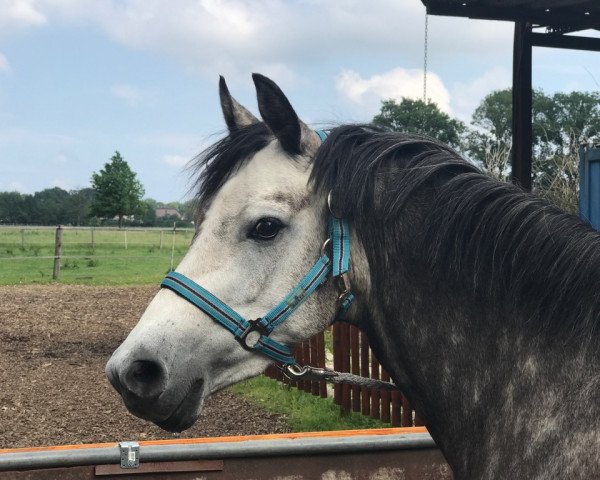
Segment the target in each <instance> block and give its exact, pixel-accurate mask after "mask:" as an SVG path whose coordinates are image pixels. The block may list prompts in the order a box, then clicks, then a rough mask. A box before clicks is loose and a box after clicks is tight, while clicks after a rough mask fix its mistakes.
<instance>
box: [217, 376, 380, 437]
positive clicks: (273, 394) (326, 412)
mask: <svg viewBox="0 0 600 480" xmlns="http://www.w3.org/2000/svg"><path fill="white" fill-rule="evenodd" d="M229 388H230V390H231V391H232V392H233V393H236V394H238V395H243V396H244V397H245V398H247V399H248V400H250V401H251V402H252V403H253V404H254V405H258V406H260V407H261V408H264V409H265V410H268V411H270V412H273V413H278V414H283V415H285V416H286V419H287V421H288V424H289V425H290V427H291V428H292V430H293V431H294V432H321V431H328V430H350V429H357V428H384V427H389V426H390V425H389V424H387V423H383V422H382V421H380V420H375V419H373V418H371V417H367V416H364V415H361V414H359V413H356V412H348V413H347V414H346V415H343V414H341V412H340V407H338V406H337V405H335V404H334V403H333V399H332V398H320V397H316V396H313V395H311V394H308V393H305V392H303V391H300V390H298V389H297V388H290V387H288V386H287V385H284V384H282V383H281V382H278V381H277V380H273V379H272V378H268V377H265V376H260V377H256V378H252V379H250V380H246V381H244V382H240V383H238V384H236V385H233V386H232V387H229Z"/></svg>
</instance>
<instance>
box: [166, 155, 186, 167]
mask: <svg viewBox="0 0 600 480" xmlns="http://www.w3.org/2000/svg"><path fill="white" fill-rule="evenodd" d="M161 161H162V162H163V163H165V164H167V165H170V166H171V167H179V168H181V167H185V166H186V165H187V163H188V162H189V161H190V157H186V156H185V155H163V157H162V158H161Z"/></svg>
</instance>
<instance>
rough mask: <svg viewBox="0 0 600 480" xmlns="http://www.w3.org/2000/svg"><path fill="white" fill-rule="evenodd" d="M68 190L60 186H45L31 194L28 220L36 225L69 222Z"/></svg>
mask: <svg viewBox="0 0 600 480" xmlns="http://www.w3.org/2000/svg"><path fill="white" fill-rule="evenodd" d="M68 204H69V192H67V191H66V190H63V189H62V188H60V187H53V188H46V189H44V190H41V191H39V192H35V193H34V194H33V209H32V211H31V212H30V222H31V223H35V224H38V225H60V224H66V223H70V222H69V207H68Z"/></svg>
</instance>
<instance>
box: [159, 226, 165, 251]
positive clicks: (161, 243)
mask: <svg viewBox="0 0 600 480" xmlns="http://www.w3.org/2000/svg"><path fill="white" fill-rule="evenodd" d="M163 233H164V232H163V231H162V230H161V231H160V244H159V246H158V249H159V250H162V249H163Z"/></svg>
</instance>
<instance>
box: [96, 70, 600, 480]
mask: <svg viewBox="0 0 600 480" xmlns="http://www.w3.org/2000/svg"><path fill="white" fill-rule="evenodd" d="M253 80H254V83H255V86H256V93H257V98H258V107H259V111H260V115H261V117H262V121H259V120H258V119H257V118H256V117H255V116H254V115H253V114H252V113H251V112H250V111H249V110H247V109H246V108H245V107H243V106H242V105H241V104H239V103H238V102H237V101H236V100H235V99H234V98H233V97H232V96H231V94H230V93H229V89H228V87H227V85H226V83H225V81H224V79H223V78H222V77H221V79H220V83H219V92H220V100H221V107H222V111H223V115H224V118H225V122H226V124H227V127H228V132H227V135H226V136H225V137H224V138H223V139H221V140H219V141H218V142H216V143H215V144H214V145H213V146H212V147H209V149H208V150H207V151H205V152H204V153H203V154H202V155H200V156H199V157H198V158H197V160H196V162H195V169H196V172H197V177H196V182H197V188H198V193H197V197H196V200H197V209H196V233H195V237H194V240H193V242H192V245H191V246H190V248H189V251H188V252H187V254H186V255H185V257H184V259H183V260H182V261H181V263H180V264H179V266H178V267H177V269H176V272H175V273H177V274H179V275H180V277H181V278H180V279H179V280H178V279H177V278H175V277H172V278H171V280H170V281H171V282H172V283H173V282H176V281H177V282H180V283H181V284H182V285H183V287H181V288H184V287H185V288H188V287H189V288H188V290H189V291H192V289H195V290H194V291H196V292H198V291H201V292H204V293H203V294H202V295H203V297H202V298H204V300H205V301H206V302H205V303H208V304H210V305H212V307H215V308H217V307H219V306H220V307H221V309H220V311H224V312H226V313H224V314H223V315H225V316H226V317H227V318H226V319H225V320H223V319H222V318H221V319H217V318H216V317H215V315H216V314H214V312H213V311H212V310H210V308H212V307H211V306H210V305H209V306H206V305H204V306H199V305H198V301H197V302H196V304H194V303H193V301H192V300H193V299H192V300H190V298H186V297H185V295H184V293H182V292H181V291H177V290H176V289H175V288H174V287H173V286H172V285H168V284H165V283H163V287H165V288H162V289H160V291H158V293H157V294H156V296H155V297H154V299H153V300H152V301H151V303H150V304H149V305H148V307H147V310H146V311H145V312H144V314H143V315H142V317H141V319H140V320H139V323H138V324H137V325H136V326H135V327H134V328H133V330H132V331H131V333H130V334H129V336H128V337H127V338H126V339H125V340H124V342H123V343H122V344H121V345H120V346H119V347H118V349H117V350H116V351H115V352H114V354H113V355H112V357H111V358H110V360H109V361H108V363H107V366H106V373H107V375H108V378H109V380H110V382H111V383H112V385H113V386H114V387H115V388H116V390H117V391H118V392H119V393H120V394H121V396H122V398H123V400H124V403H125V405H126V406H127V408H128V409H129V410H130V411H131V412H132V413H133V414H135V415H137V416H139V417H141V418H144V419H147V420H150V421H152V422H154V423H156V424H157V425H159V426H160V427H162V428H163V429H166V430H169V431H181V430H183V429H186V428H188V427H190V426H191V425H192V424H193V423H194V422H195V420H196V419H197V418H198V415H199V414H200V412H201V409H202V403H203V401H204V399H205V398H206V397H207V396H209V395H211V394H213V393H215V392H217V391H219V390H221V389H223V388H225V387H227V386H228V385H231V384H233V383H236V382H239V381H241V380H243V379H247V378H249V377H253V376H256V375H259V374H260V373H261V372H263V371H264V370H265V368H266V367H267V366H268V365H270V364H271V363H273V362H274V358H277V359H279V360H281V361H282V362H284V363H286V362H287V363H292V362H293V360H291V361H290V359H289V352H290V351H291V350H290V349H289V347H290V346H291V345H293V344H295V343H298V342H301V341H304V340H306V339H308V338H309V337H311V336H312V335H314V334H316V333H318V332H320V331H322V330H324V329H325V328H327V327H328V326H329V325H330V323H331V321H332V319H333V318H334V317H335V316H336V315H338V314H339V301H338V300H339V297H340V287H339V283H340V282H339V281H329V280H328V281H323V282H321V280H322V279H321V280H319V286H318V288H315V289H314V291H312V292H310V295H308V296H305V297H302V298H301V299H300V300H297V295H298V291H300V290H301V291H302V292H304V290H302V288H300V289H299V288H298V284H299V282H300V283H302V282H303V281H304V280H305V279H306V275H307V274H306V273H305V272H307V271H310V270H313V269H314V267H313V263H314V262H315V260H316V259H319V258H324V257H325V258H327V256H328V253H327V252H329V256H332V255H333V256H334V257H335V254H331V253H330V246H328V242H326V240H327V239H328V238H331V237H332V234H331V233H330V226H328V223H329V221H330V218H335V219H344V220H345V221H346V222H347V229H346V233H345V237H346V238H345V241H347V242H348V243H347V244H345V243H342V247H343V246H344V245H349V250H348V251H349V254H350V258H349V259H346V260H345V261H346V262H348V269H347V270H348V271H347V272H345V273H344V272H341V273H340V272H338V274H337V278H338V279H339V278H342V277H343V278H344V282H342V283H344V284H345V285H346V287H348V288H351V292H352V296H353V300H354V301H353V302H352V303H351V304H350V305H349V306H347V308H346V311H345V312H344V313H345V315H344V317H343V321H346V322H349V323H351V324H353V325H355V326H357V327H358V328H360V329H361V330H362V331H363V332H365V333H366V334H367V336H368V338H369V342H370V345H371V346H372V348H373V350H374V352H375V354H376V356H377V358H378V359H379V360H380V362H381V363H382V364H383V365H384V366H385V369H386V370H387V371H388V372H389V373H390V375H391V377H392V379H393V381H394V382H395V383H396V384H397V385H398V386H399V387H400V389H401V390H402V391H403V392H404V394H405V395H407V396H408V398H409V399H410V401H411V403H412V404H413V406H414V407H415V409H416V410H417V411H418V413H419V415H420V417H421V418H422V419H423V421H424V423H425V425H426V426H427V428H428V430H429V432H430V433H431V435H432V437H433V438H434V440H435V441H436V443H437V445H438V446H439V448H440V449H441V451H442V452H443V454H444V456H445V458H446V460H447V461H448V463H449V465H450V466H451V468H452V471H453V473H454V477H455V478H456V479H481V478H486V479H507V478H519V479H521V478H523V479H524V478H527V479H548V478H567V477H568V478H573V479H584V478H585V479H590V478H600V341H599V340H600V338H599V332H600V323H599V320H598V318H599V314H600V302H599V298H600V276H599V275H598V273H599V272H600V235H599V234H598V233H597V232H595V231H594V230H593V229H592V228H591V227H590V226H589V225H587V224H586V223H584V222H582V221H580V220H579V219H578V218H577V217H575V216H574V215H570V214H566V213H564V212H562V211H560V210H559V209H558V208H556V207H554V206H552V205H551V204H549V203H548V202H546V201H545V200H543V199H541V198H539V197H538V196H536V195H533V194H531V193H528V192H525V191H523V190H522V189H521V188H519V187H518V186H515V185H512V184H509V183H502V182H500V181H497V180H495V179H493V178H491V177H489V176H487V175H486V174H484V173H483V172H482V171H481V170H480V169H479V168H478V167H477V166H475V165H474V164H472V163H471V162H469V161H467V160H465V159H463V158H462V157H461V156H460V155H459V154H458V153H456V152H455V151H454V150H452V149H451V148H449V147H447V146H445V145H443V144H441V143H439V142H438V141H436V140H434V139H431V138H428V137H423V136H418V135H412V134H404V133H395V132H390V131H386V130H384V129H381V128H378V127H376V126H373V125H367V124H365V125H341V126H337V127H335V128H333V129H332V130H331V131H330V132H329V135H328V136H327V138H325V136H324V135H322V134H321V132H316V131H313V130H312V129H311V128H309V127H308V126H307V125H306V124H305V123H304V122H302V121H301V120H300V119H299V117H298V115H297V114H296V112H295V110H294V109H293V107H292V105H291V104H290V102H289V100H288V99H287V97H286V96H285V95H284V94H283V92H282V91H281V89H280V88H279V87H278V86H277V85H276V84H275V83H274V82H273V81H272V80H270V79H268V78H267V77H264V76H262V75H259V74H254V75H253ZM323 139H324V140H323ZM338 247H339V245H338ZM338 250H339V248H338ZM323 251H325V252H326V253H323ZM323 256H324V257H323ZM317 263H318V262H317ZM334 263H335V262H334ZM340 263H341V261H340ZM315 265H316V264H315ZM328 268H329V267H328ZM330 272H331V270H330ZM303 275H304V277H303ZM327 276H331V274H330V273H327ZM311 281H312V280H311ZM186 282H187V283H186ZM167 283H168V282H167ZM305 283H306V282H305ZM184 284H185V285H188V286H187V287H186V286H185V285H184ZM190 284H191V285H192V287H190V286H189V285H190ZM200 285H201V286H202V287H200ZM348 288H345V289H342V294H345V295H346V297H345V299H348V297H347V294H348V291H347V290H348ZM288 292H295V293H294V294H293V295H292V296H291V297H290V295H291V294H290V293H288ZM194 295H195V294H194ZM202 295H200V296H202ZM286 295H287V296H286ZM188 296H189V297H192V296H193V295H192V294H190V295H188ZM282 298H283V299H285V301H286V302H287V303H288V306H289V305H292V306H293V307H294V311H293V312H292V313H291V314H290V315H289V316H288V318H287V319H286V320H285V321H284V322H281V323H277V324H270V328H266V325H264V324H261V322H262V320H261V319H263V318H265V312H266V311H269V312H272V311H273V310H269V309H273V306H274V305H278V302H279V303H281V299H282ZM290 298H292V300H290ZM196 300H197V299H196ZM283 303H285V302H283ZM215 305H216V306H215ZM286 308H287V307H286ZM207 312H208V313H207ZM227 312H228V313H227ZM234 314H237V315H238V317H239V318H242V320H243V319H257V320H254V321H251V322H250V321H248V322H246V323H243V322H242V320H240V322H242V323H241V324H239V325H238V324H236V325H233V326H232V325H228V324H227V323H226V321H227V319H230V318H234V317H235V315H234ZM269 315H270V316H271V317H272V316H273V315H271V314H269ZM269 315H267V316H269ZM278 315H279V313H278ZM238 317H235V318H238ZM217 320H218V321H217ZM240 325H241V326H240ZM261 325H262V326H261ZM223 327H225V328H223ZM242 330H243V331H242ZM232 333H233V334H232ZM250 337H252V338H250ZM259 346H262V349H259V348H258V347H259ZM267 354H268V355H267ZM277 355H280V356H281V358H279V357H277Z"/></svg>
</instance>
